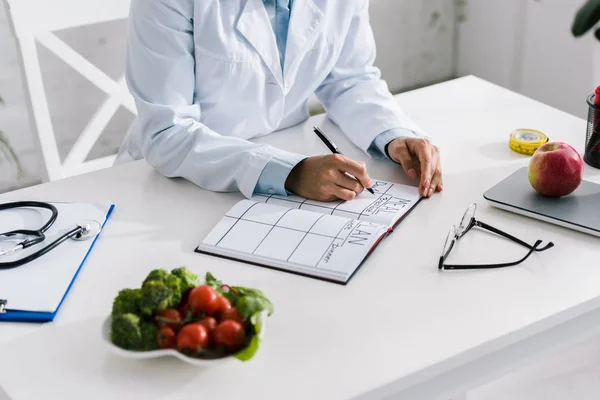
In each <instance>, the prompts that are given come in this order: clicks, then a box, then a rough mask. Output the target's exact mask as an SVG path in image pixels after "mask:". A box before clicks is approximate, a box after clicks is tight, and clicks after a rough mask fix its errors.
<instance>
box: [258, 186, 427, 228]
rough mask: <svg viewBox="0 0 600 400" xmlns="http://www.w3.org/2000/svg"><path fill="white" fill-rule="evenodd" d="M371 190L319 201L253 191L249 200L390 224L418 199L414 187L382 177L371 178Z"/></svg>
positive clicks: (416, 189) (389, 225)
mask: <svg viewBox="0 0 600 400" xmlns="http://www.w3.org/2000/svg"><path fill="white" fill-rule="evenodd" d="M373 191H374V192H375V194H371V193H369V192H368V191H366V190H365V191H363V192H362V193H360V194H359V195H358V196H356V198H355V199H354V200H352V201H335V202H321V201H314V200H307V199H305V198H303V197H299V196H295V195H291V196H287V197H286V196H279V195H266V194H265V195H263V194H256V195H254V196H253V197H252V200H253V201H257V202H263V203H267V204H277V205H281V206H284V207H293V208H297V209H301V210H307V211H314V212H318V213H321V214H329V215H336V216H340V217H346V218H351V219H358V220H365V221H370V222H374V223H377V224H383V225H385V226H387V227H392V226H394V225H395V223H396V222H397V221H398V220H399V219H400V218H402V216H403V215H404V214H406V213H407V212H408V211H410V210H411V209H412V207H414V206H415V205H416V204H417V202H418V201H419V199H420V198H421V196H420V195H419V191H418V188H416V187H413V186H408V185H402V184H398V183H392V182H386V181H381V180H373Z"/></svg>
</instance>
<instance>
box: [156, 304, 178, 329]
mask: <svg viewBox="0 0 600 400" xmlns="http://www.w3.org/2000/svg"><path fill="white" fill-rule="evenodd" d="M158 316H159V317H160V318H164V319H168V320H169V321H175V322H179V321H181V314H179V311H177V310H176V309H174V308H167V309H166V310H162V311H161V312H159V313H158ZM156 325H157V326H158V327H159V328H171V329H173V331H174V332H177V331H178V330H179V328H180V327H181V325H180V324H178V323H169V322H164V321H161V320H160V319H157V320H156Z"/></svg>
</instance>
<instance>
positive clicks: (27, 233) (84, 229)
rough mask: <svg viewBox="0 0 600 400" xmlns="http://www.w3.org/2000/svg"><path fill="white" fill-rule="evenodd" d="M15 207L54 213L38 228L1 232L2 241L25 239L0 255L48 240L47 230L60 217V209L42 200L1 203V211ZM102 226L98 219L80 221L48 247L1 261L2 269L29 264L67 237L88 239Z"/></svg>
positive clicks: (0, 252)
mask: <svg viewBox="0 0 600 400" xmlns="http://www.w3.org/2000/svg"><path fill="white" fill-rule="evenodd" d="M15 208H43V209H46V210H49V211H50V212H51V213H52V214H51V216H50V218H49V219H48V221H46V223H45V224H44V225H43V226H42V227H41V228H39V229H37V230H28V229H16V230H14V231H10V232H5V233H0V241H1V240H2V239H4V238H6V239H14V238H15V237H19V236H21V237H23V241H21V242H19V243H17V244H16V245H15V246H14V247H12V248H9V249H7V250H0V257H2V256H6V255H8V254H12V253H14V252H16V251H19V250H23V249H26V248H28V247H31V246H34V245H36V244H38V243H41V242H43V241H44V240H46V235H45V232H46V231H47V230H48V229H50V227H51V226H52V224H54V222H55V221H56V219H57V218H58V209H57V208H56V207H55V206H53V205H52V204H49V203H45V202H40V201H16V202H12V203H2V204H0V211H3V210H11V209H15ZM100 229H101V226H100V223H98V222H97V221H92V220H90V221H85V222H82V223H78V224H76V225H75V227H74V228H73V229H71V230H69V231H68V232H66V233H64V234H63V235H62V236H60V237H58V238H57V239H55V240H54V241H53V242H52V243H50V244H48V245H47V246H46V247H44V248H42V249H40V250H37V251H36V252H34V253H32V254H29V255H28V256H26V257H23V258H21V259H19V260H14V261H7V262H0V270H2V269H11V268H16V267H19V266H21V265H24V264H27V263H29V262H31V261H33V260H35V259H37V258H39V257H41V256H43V255H44V254H46V253H48V252H49V251H50V250H52V249H54V248H56V247H57V246H58V245H59V244H61V243H63V242H64V241H66V240H67V239H73V240H87V239H90V238H92V237H94V236H96V235H97V234H98V233H99V232H100Z"/></svg>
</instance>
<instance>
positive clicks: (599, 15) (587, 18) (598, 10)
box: [571, 0, 600, 37]
mask: <svg viewBox="0 0 600 400" xmlns="http://www.w3.org/2000/svg"><path fill="white" fill-rule="evenodd" d="M598 22H600V0H587V2H586V3H585V4H584V5H583V6H582V7H581V8H580V9H579V11H577V14H576V15H575V19H574V21H573V25H572V26H571V32H572V33H573V36H575V37H580V36H583V35H585V34H586V33H587V32H588V31H589V30H590V29H592V28H593V27H594V26H595V25H596V24H597V23H598Z"/></svg>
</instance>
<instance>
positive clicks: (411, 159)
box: [387, 138, 443, 197]
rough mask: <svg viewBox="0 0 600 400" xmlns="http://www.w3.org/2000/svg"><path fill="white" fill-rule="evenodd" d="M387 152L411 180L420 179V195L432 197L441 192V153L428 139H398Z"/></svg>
mask: <svg viewBox="0 0 600 400" xmlns="http://www.w3.org/2000/svg"><path fill="white" fill-rule="evenodd" d="M387 152H388V154H389V156H390V158H391V159H392V160H394V161H395V162H397V163H399V164H400V165H402V168H403V169H404V172H406V175H408V177H409V178H411V179H414V180H416V179H420V183H419V193H420V194H421V195H422V196H424V197H431V195H432V194H433V192H436V191H437V192H440V191H442V189H443V184H442V164H441V161H440V151H439V149H438V148H437V146H434V145H433V144H431V143H430V142H429V141H428V140H426V139H420V138H398V139H394V140H393V141H391V142H390V144H389V145H388V147H387Z"/></svg>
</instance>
